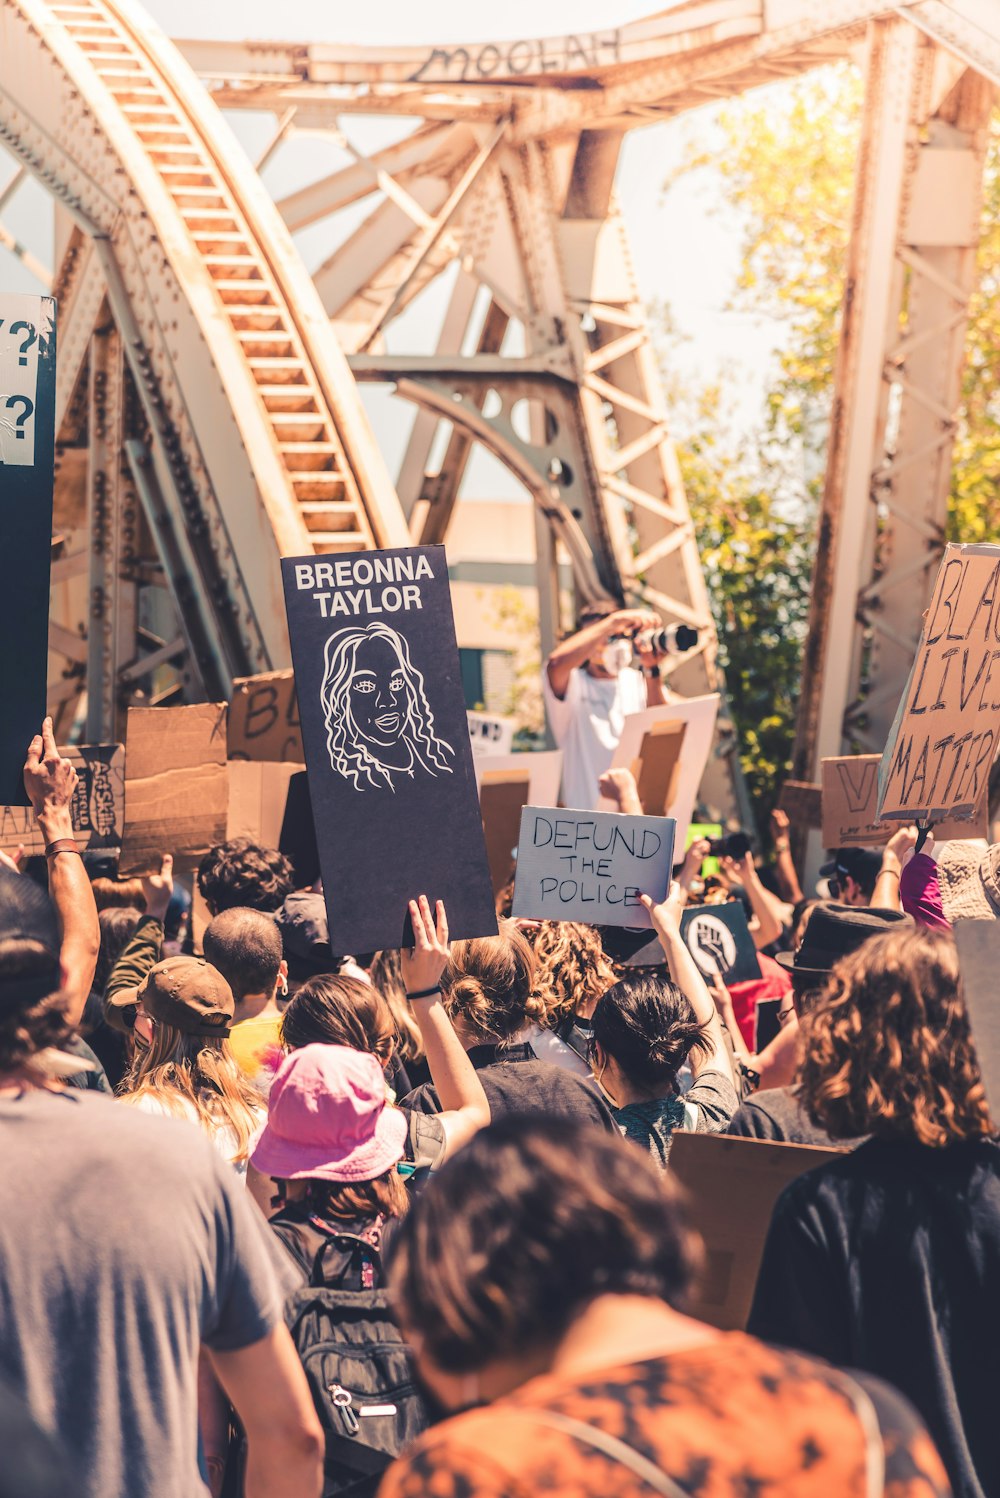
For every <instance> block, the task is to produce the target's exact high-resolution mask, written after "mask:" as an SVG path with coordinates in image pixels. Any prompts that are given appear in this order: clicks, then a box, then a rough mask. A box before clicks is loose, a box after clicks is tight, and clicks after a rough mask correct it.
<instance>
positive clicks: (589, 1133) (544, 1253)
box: [387, 1114, 701, 1373]
mask: <svg viewBox="0 0 1000 1498" xmlns="http://www.w3.org/2000/svg"><path fill="white" fill-rule="evenodd" d="M700 1251H701V1245H700V1241H699V1239H698V1238H697V1237H696V1236H695V1234H694V1233H693V1232H692V1231H691V1230H690V1229H689V1227H688V1225H687V1221H686V1218H685V1214H684V1211H683V1209H682V1206H681V1202H680V1194H679V1191H678V1188H677V1187H676V1186H675V1185H674V1184H673V1183H672V1181H671V1179H670V1176H669V1175H668V1174H664V1173H663V1172H662V1171H660V1170H658V1169H657V1168H656V1167H655V1166H654V1165H653V1164H652V1162H651V1161H650V1160H649V1159H648V1158H647V1157H646V1156H645V1155H643V1154H642V1153H641V1152H640V1151H639V1150H637V1149H635V1148H634V1147H633V1146H632V1145H629V1144H627V1143H626V1142H625V1141H624V1140H622V1139H620V1138H617V1137H612V1136H609V1135H606V1134H603V1133H601V1132H600V1130H598V1129H595V1128H594V1127H593V1125H592V1124H589V1123H581V1122H579V1121H577V1120H571V1119H566V1118H547V1117H544V1116H541V1117H540V1116H539V1115H538V1114H512V1115H509V1116H507V1117H506V1118H504V1119H502V1120H501V1121H500V1122H499V1123H496V1124H493V1125H492V1126H491V1127H490V1128H488V1129H484V1130H482V1132H481V1133H479V1134H477V1135H476V1136H475V1138H474V1139H473V1140H472V1141H471V1143H469V1144H467V1145H466V1146H465V1148H464V1149H462V1150H460V1151H459V1152H458V1154H457V1155H455V1156H454V1157H453V1158H452V1159H451V1160H448V1161H447V1162H446V1163H445V1164H444V1165H443V1166H442V1167H441V1169H440V1170H437V1171H435V1172H434V1182H433V1185H432V1186H431V1187H430V1188H429V1189H428V1190H427V1191H425V1192H422V1193H421V1194H420V1195H418V1196H417V1197H416V1199H415V1200H414V1201H413V1202H412V1203H411V1206H410V1211H409V1212H408V1213H407V1215H406V1217H405V1218H404V1219H403V1220H402V1222H401V1223H400V1225H399V1228H398V1230H397V1232H396V1234H395V1236H394V1237H393V1238H392V1240H391V1243H390V1245H389V1247H388V1255H387V1258H388V1278H389V1287H390V1293H391V1295H392V1298H393V1301H394V1303H395V1305H396V1307H397V1309H398V1313H399V1315H400V1317H401V1319H402V1321H403V1324H404V1328H405V1331H406V1333H407V1336H408V1337H409V1338H411V1339H414V1338H419V1339H420V1341H421V1342H422V1344H423V1347H424V1350H425V1352H426V1353H427V1355H428V1356H429V1357H430V1358H431V1359H432V1360H433V1362H434V1363H435V1364H436V1365H437V1366H438V1367H439V1368H441V1369H442V1370H444V1371H447V1372H449V1373H468V1372H471V1371H473V1370H474V1369H478V1368H482V1367H484V1366H485V1365H486V1364H487V1363H490V1362H492V1361H493V1360H494V1359H498V1358H513V1357H520V1356H523V1354H524V1352H525V1350H531V1349H533V1348H546V1347H553V1346H555V1345H556V1344H558V1342H559V1341H560V1340H561V1338H562V1337H563V1336H564V1335H565V1333H566V1331H567V1330H568V1328H569V1327H570V1325H571V1324H572V1322H573V1320H574V1318H575V1317H576V1316H577V1315H579V1313H580V1312H581V1311H582V1310H584V1308H585V1307H586V1306H587V1305H588V1304H589V1303H590V1302H591V1301H592V1300H594V1299H596V1297H597V1296H599V1295H643V1296H647V1297H649V1298H650V1299H656V1300H662V1301H665V1302H666V1303H667V1304H668V1305H671V1306H675V1307H677V1308H678V1309H683V1307H684V1303H685V1301H686V1298H687V1294H688V1291H689V1288H690V1285H691V1282H692V1280H693V1278H694V1274H695V1272H696V1270H697V1268H698V1264H699V1259H700Z"/></svg>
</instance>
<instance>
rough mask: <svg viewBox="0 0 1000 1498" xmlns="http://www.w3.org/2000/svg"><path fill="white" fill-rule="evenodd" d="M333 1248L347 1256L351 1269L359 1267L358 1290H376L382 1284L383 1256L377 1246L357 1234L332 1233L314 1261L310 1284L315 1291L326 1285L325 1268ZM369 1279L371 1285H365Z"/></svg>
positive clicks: (321, 1246)
mask: <svg viewBox="0 0 1000 1498" xmlns="http://www.w3.org/2000/svg"><path fill="white" fill-rule="evenodd" d="M331 1248H336V1249H337V1251H338V1252H339V1253H341V1254H344V1255H346V1257H347V1260H348V1265H349V1267H350V1268H351V1269H354V1268H355V1267H357V1271H358V1278H359V1280H360V1284H359V1285H358V1287H357V1288H358V1289H361V1290H374V1289H376V1288H377V1287H378V1285H380V1284H381V1282H382V1255H381V1254H380V1253H379V1251H378V1249H377V1248H376V1247H375V1245H374V1244H373V1243H369V1242H368V1240H367V1238H359V1237H358V1235H357V1234H356V1233H331V1234H330V1236H329V1237H328V1238H327V1240H326V1242H325V1243H323V1244H321V1245H320V1248H319V1251H318V1252H317V1254H316V1257H315V1258H314V1259H313V1265H312V1270H311V1272H310V1275H309V1284H310V1286H311V1287H312V1288H313V1289H320V1288H322V1286H323V1285H325V1284H326V1274H325V1267H324V1266H325V1261H326V1256H327V1254H328V1253H329V1252H330V1249H331ZM368 1278H371V1281H372V1283H371V1284H366V1283H365V1280H366V1279H368Z"/></svg>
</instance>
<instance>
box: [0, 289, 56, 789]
mask: <svg viewBox="0 0 1000 1498" xmlns="http://www.w3.org/2000/svg"><path fill="white" fill-rule="evenodd" d="M55 404H56V304H55V302H54V301H53V299H52V297H50V296H14V295H12V294H11V295H8V294H6V293H4V292H0V536H2V537H3V558H4V563H5V573H4V585H3V587H2V588H0V702H3V705H4V710H3V713H2V714H0V808H2V807H10V806H13V807H20V806H25V805H26V804H27V797H26V795H25V791H24V779H23V774H22V771H23V766H24V756H25V752H26V750H27V747H28V744H29V743H30V742H31V739H32V737H33V735H34V734H36V733H37V732H38V730H39V728H40V726H41V722H42V718H43V717H44V716H45V706H46V677H47V667H48V637H49V586H50V581H51V560H52V473H53V459H54V454H55Z"/></svg>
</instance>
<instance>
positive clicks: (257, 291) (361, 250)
mask: <svg viewBox="0 0 1000 1498" xmlns="http://www.w3.org/2000/svg"><path fill="white" fill-rule="evenodd" d="M611 9H612V11H613V7H612V8H611ZM844 57H852V58H854V59H856V60H858V61H859V62H860V63H861V65H862V66H863V68H864V72H865V77H866V80H867V83H866V96H865V103H864V114H863V123H862V132H861V141H860V149H859V154H858V161H857V176H856V192H855V201H854V212H853V225H852V234H851V242H850V249H849V261H848V268H847V290H846V300H845V305H844V309H843V327H842V333H841V339H840V347H839V354H838V362H837V370H836V389H835V394H834V405H833V419H832V433H831V442H830V451H829V463H828V470H827V475H826V483H825V491H824V495H823V504H822V513H821V521H820V529H819V536H818V545H817V555H816V570H815V577H814V587H813V597H812V605H811V616H810V625H809V637H808V642H807V648H806V657H805V669H804V675H803V686H802V696H801V703H800V720H799V731H798V739H797V746H796V756H795V758H796V764H795V773H796V774H797V775H798V777H799V778H803V779H814V778H816V771H817V769H818V762H819V758H820V757H821V756H822V755H824V754H835V753H840V752H842V750H843V748H844V747H845V746H848V745H851V744H854V745H857V746H858V748H859V749H865V748H871V749H880V748H881V747H882V744H883V742H884V740H885V736H886V731H887V729H888V727H889V724H890V722H891V719H892V715H893V711H894V708H895V705H896V701H897V699H898V696H899V693H900V690H901V687H902V684H903V682H904V680H905V676H906V673H907V671H908V669H909V665H910V662H911V659H912V655H913V650H914V646H915V643H916V638H917V635H918V633H919V627H920V616H921V613H922V610H923V608H924V607H925V604H926V601H927V597H928V594H929V587H930V581H931V579H932V577H933V572H934V569H935V565H936V561H937V558H938V556H939V553H940V550H941V546H942V541H943V535H944V526H945V518H946V504H947V496H948V489H949V475H950V464H951V450H952V441H953V436H954V431H955V413H956V409H957V407H958V402H959V381H960V372H961V366H962V360H963V350H964V341H965V331H966V320H967V313H968V303H969V296H970V292H971V290H972V288H973V280H974V259H975V250H976V240H977V232H978V223H979V215H980V208H981V198H982V166H983V158H984V152H985V145H986V137H987V130H988V122H989V116H990V112H991V109H992V106H993V102H994V94H995V88H996V85H997V83H998V82H1000V4H998V3H997V0H909V3H906V0H901V3H898V4H894V5H879V4H873V3H871V0H824V3H823V4H818V3H816V0H682V3H679V4H675V5H673V6H672V7H670V8H668V9H666V10H664V11H661V12H660V13H658V14H656V15H653V16H650V17H649V18H647V19H645V20H642V21H638V22H635V23H632V24H629V25H624V26H620V27H615V26H613V25H609V26H608V27H607V28H605V29H604V30H601V31H596V32H587V33H570V34H565V35H560V36H558V37H549V38H542V39H538V38H524V39H522V40H514V41H496V42H489V41H487V42H478V43H475V44H467V45H432V44H428V45H427V46H426V47H421V48H401V49H394V48H385V47H383V48H363V49H360V48H356V47H341V46H335V45H328V44H325V43H320V44H316V45H305V46H304V45H292V44H283V43H281V42H240V43H230V42H219V43H213V42H183V41H180V42H174V41H171V40H169V39H168V38H167V37H166V36H165V35H164V34H163V33H162V32H161V31H160V29H159V28H158V27H157V26H156V25H155V24H154V23H153V22H152V21H151V19H150V18H149V17H148V16H147V15H146V14H145V12H144V11H143V10H142V9H141V8H140V6H139V5H138V4H136V3H134V0H65V3H57V0H48V3H47V0H0V144H2V145H3V146H4V147H5V148H6V149H7V150H8V151H9V152H10V153H11V154H12V156H13V157H14V158H15V161H16V163H17V170H16V172H15V175H14V176H13V178H12V179H11V180H10V181H8V183H7V185H6V186H5V187H4V188H3V189H2V190H0V214H2V212H3V208H4V205H5V204H6V203H7V201H8V200H9V199H10V197H11V196H12V194H13V193H15V192H16V191H17V189H18V187H19V186H20V184H21V182H22V181H23V180H25V178H27V177H28V176H29V175H30V176H32V177H34V178H36V179H37V180H38V181H39V182H41V183H42V184H43V185H44V187H45V188H46V189H47V190H48V191H49V193H50V194H51V195H52V197H53V199H54V200H55V205H56V240H55V257H54V265H53V268H52V270H51V273H50V272H49V270H48V268H47V267H45V266H39V265H38V264H37V263H36V262H35V261H34V260H33V258H32V256H31V253H30V251H29V250H27V249H25V248H24V247H22V246H20V245H18V244H17V242H16V240H15V239H14V237H13V236H12V235H11V234H10V232H9V231H8V230H7V229H6V228H4V227H3V224H2V221H0V244H2V245H4V246H5V247H7V248H8V249H13V250H14V252H15V253H17V254H20V255H21V257H22V258H23V259H24V260H25V261H26V263H27V264H28V265H29V267H30V268H32V269H34V270H35V271H36V273H37V274H38V275H39V276H40V278H41V279H42V280H43V281H44V282H45V283H46V284H51V287H52V290H53V291H54V293H55V295H57V296H58V298H59V302H60V326H59V344H60V360H59V373H58V395H57V444H58V446H57V479H56V536H55V537H54V566H53V583H54V586H53V614H52V626H51V636H50V681H49V701H50V707H51V710H52V711H53V712H54V713H55V715H56V718H57V724H58V726H59V728H60V729H61V730H62V731H64V732H65V731H66V730H67V729H68V727H69V725H70V724H72V723H73V722H75V721H78V720H79V719H80V716H81V714H82V712H83V702H84V700H85V702H86V709H85V732H86V736H87V737H88V738H89V739H91V740H107V739H110V738H113V737H115V736H118V735H120V733H121V730H122V714H123V712H124V709H125V707H126V706H127V705H128V704H129V703H130V702H133V701H138V700H142V701H145V702H169V701H173V700H182V698H184V697H189V698H197V697H201V696H209V697H225V696H226V695H228V692H229V688H230V684H231V682H232V679H233V678H234V677H236V676H241V675H248V674H253V673H256V672H259V671H264V670H268V669H273V668H279V667H284V666H287V665H288V664H289V650H288V641H287V637H286V630H285V623H284V611H283V606H282V601H281V596H280V587H279V568H278V565H277V562H278V558H279V556H280V555H282V554H291V553H304V552H308V551H310V550H313V551H315V552H317V553H329V552H338V551H342V550H343V551H347V550H355V549H357V548H360V547H371V546H398V545H405V544H409V543H412V542H437V541H446V540H447V537H448V529H449V525H450V523H451V520H452V517H453V515H454V513H455V508H456V504H457V503H458V496H459V489H460V485H461V482H462V478H463V474H464V472H465V469H466V465H467V464H468V461H469V457H470V454H471V452H472V450H473V447H474V444H476V443H480V444H482V446H483V447H484V448H486V449H487V450H488V451H489V452H491V453H492V454H494V455H495V456H496V457H497V458H498V459H499V460H500V461H501V462H502V463H503V464H504V465H506V467H507V468H508V469H509V470H510V471H511V473H513V474H514V475H515V476H516V478H517V479H518V480H519V481H520V483H521V484H522V485H523V486H524V487H525V489H527V491H528V492H529V493H530V495H531V496H532V498H533V500H534V504H535V514H536V534H537V541H538V582H539V597H540V605H541V633H542V643H543V647H545V646H548V645H549V644H550V643H551V642H552V640H553V639H554V637H555V636H556V634H557V632H558V630H559V628H560V627H561V623H562V621H560V619H559V617H558V613H559V590H558V586H557V555H558V554H559V553H557V546H558V547H559V549H560V551H563V552H564V554H567V555H568V557H569V559H570V561H571V563H572V569H573V576H574V580H575V586H576V590H577V593H578V595H579V596H580V597H582V598H586V599H591V598H594V597H597V596H601V595H611V596H614V597H627V598H629V599H643V600H645V601H647V602H649V603H650V604H651V605H653V606H655V607H656V608H658V609H660V610H661V611H662V612H663V614H664V615H665V617H666V618H668V619H669V620H676V621H683V622H685V623H689V624H692V625H695V626H697V627H698V629H699V630H700V631H701V639H700V643H699V645H698V647H697V649H696V650H694V651H692V652H690V653H689V654H688V655H687V656H685V657H683V658H682V659H681V660H679V661H678V662H676V663H674V664H673V667H672V670H673V681H672V684H673V685H674V686H675V687H676V688H677V689H678V690H680V691H681V692H683V693H685V694H688V695H693V694H695V693H698V692H702V691H705V690H709V689H714V688H715V687H716V686H717V685H718V683H719V673H718V669H717V665H716V651H717V641H716V636H715V633H714V629H713V626H712V620H711V614H710V609H709V601H708V596H707V592H706V588H705V582H704V579H703V576H702V570H701V565H700V561H699V556H698V549H697V545H696V542H695V537H694V533H693V529H692V525H691V519H690V515H689V512H688V506H687V502H686V499H685V494H684V486H683V482H682V479H681V474H680V470H679V467H678V462H677V456H676V452H675V449H674V446H673V443H672V441H671V435H670V418H669V410H668V408H667V403H666V401H665V397H664V391H663V388H662V385H661V381H660V376H659V372H658V368H657V361H656V357H655V354H654V351H653V347H652V343H651V339H650V333H649V329H648V326H647V322H646V316H645V313H644V310H643V307H642V304H641V301H640V298H639V293H638V290H637V286H636V281H635V276H634V273H633V269H632V265H631V262H630V257H629V247H628V241H627V236H626V231H625V226H624V224H623V222H622V217H621V214H620V211H619V206H618V202H617V199H616V195H615V171H616V166H617V163H618V158H619V154H620V150H621V146H622V142H623V139H624V136H625V134H626V132H628V131H631V130H638V129H641V128H642V127H644V126H645V125H648V124H650V123H651V122H655V121H662V120H665V119H672V118H674V117H676V116H677V115H679V114H681V113H683V112H685V111H687V110H691V109H695V108H697V107H698V106H700V105H702V104H704V103H706V102H708V101H711V100H715V99H718V98H720V97H725V96H729V95H733V94H736V93H738V92H741V91H743V90H745V89H747V88H752V87H754V86H756V85H758V84H763V83H767V82H771V81H773V80H775V79H780V78H785V77H791V76H794V75H796V74H799V73H801V72H803V71H805V70H808V69H810V68H814V67H816V66H818V65H820V64H822V63H826V62H829V61H831V60H833V59H837V58H844ZM232 110H253V111H257V112H261V111H263V112H266V113H267V114H268V115H270V116H271V118H272V122H273V133H272V135H271V138H270V141H269V143H268V144H267V146H266V148H265V149H264V151H263V152H262V154H261V155H260V157H259V158H258V160H257V161H256V162H251V161H250V159H249V158H248V156H247V154H246V153H245V151H244V149H243V147H242V146H241V145H240V144H239V142H238V141H237V139H236V137H235V136H234V134H233V132H232V130H231V128H230V126H229V124H228V123H227V120H226V113H227V112H229V111H232ZM358 114H360V115H368V116H381V117H384V118H385V119H387V120H392V121H395V122H396V123H397V124H398V138H397V139H396V140H395V141H394V142H393V143H391V144H388V145H385V146H383V147H382V148H381V149H379V150H377V151H375V152H373V153H371V154H368V153H365V152H363V151H361V150H360V149H358V148H357V146H356V145H354V144H353V143H352V140H351V135H350V130H351V117H352V116H354V115H358ZM303 131H306V132H310V133H313V134H316V133H319V134H321V135H325V136H327V137H328V138H329V140H330V142H331V157H332V156H334V155H335V154H336V157H337V160H338V161H340V162H342V161H343V160H344V153H345V152H346V153H347V161H348V164H347V165H339V166H338V168H337V169H336V170H331V171H330V172H329V173H328V174H326V175H324V176H321V177H320V179H319V180H317V181H314V182H313V183H311V185H309V186H307V187H305V188H303V189H302V190H300V191H296V192H292V193H291V194H289V195H288V196H287V197H284V198H283V199H281V200H279V201H277V202H276V201H274V200H273V198H272V197H271V195H270V194H269V192H268V191H267V189H266V188H265V187H264V185H263V183H262V180H261V176H260V172H261V171H262V170H263V167H264V166H265V165H266V163H267V162H268V161H269V160H271V159H272V157H273V155H274V153H275V152H276V151H277V150H279V149H280V148H281V146H282V144H283V143H284V142H285V141H286V140H287V139H288V138H289V137H290V136H292V135H293V134H294V133H296V132H303ZM332 147H336V148H338V149H337V151H336V153H335V152H334V151H333V149H332ZM653 171H655V168H652V167H651V182H650V186H651V188H652V187H653V186H654V180H655V179H653V177H652V173H653ZM344 210H349V211H350V212H351V214H352V215H353V218H352V219H351V224H352V227H351V228H350V230H349V232H348V233H347V236H346V238H344V239H343V241H342V243H341V244H340V246H339V247H338V249H337V250H336V252H335V253H333V254H332V255H330V257H329V258H328V259H327V260H326V261H325V263H323V264H322V265H321V266H320V267H319V269H318V270H317V271H316V272H315V274H314V275H312V276H310V274H309V273H308V272H307V270H306V269H305V266H304V263H303V261H302V259H301V257H300V255H299V252H298V250H297V248H296V245H295V242H294V239H293V236H294V235H295V234H296V233H298V232H299V231H301V230H304V229H306V228H307V227H308V226H310V225H313V224H319V223H321V222H322V221H324V220H327V219H331V220H332V219H333V218H334V216H335V215H337V214H339V213H341V212H342V211H344ZM455 262H457V267H458V268H457V274H456V273H455V271H452V272H451V274H452V276H453V277H454V280H453V284H452V285H451V289H450V292H449V301H448V306H447V312H446V315H445V317H444V320H443V325H442V327H441V330H440V335H439V337H438V341H437V346H436V347H434V348H429V349H427V351H426V352H425V353H422V354H421V355H419V356H414V357H398V356H395V355H392V356H390V355H388V354H387V353H386V352H385V335H386V332H387V330H388V329H389V327H390V326H391V324H392V323H393V321H394V320H395V319H396V318H398V317H400V316H401V315H402V314H403V313H404V312H405V311H406V309H407V308H408V307H409V306H410V304H411V303H412V302H413V301H414V299H415V298H416V297H418V296H419V295H420V293H421V292H422V291H424V289H425V288H427V287H428V286H429V285H430V283H431V282H432V281H434V280H435V279H436V278H437V277H439V276H441V275H443V274H444V273H445V272H446V271H448V269H449V267H452V266H453V265H454V263H455ZM360 381H376V382H384V383H386V384H387V385H390V386H391V387H392V388H393V389H394V391H395V393H396V394H397V395H398V396H399V397H401V398H402V399H404V400H406V401H410V402H412V403H413V404H414V405H415V406H416V408H417V414H416V419H415V422H414V425H413V428H412V434H411V436H410V439H409V445H408V448H407V451H406V454H405V458H404V461H403V463H402V467H401V470H400V473H399V476H398V480H397V482H396V484H395V485H394V484H393V481H392V479H391V478H390V475H389V473H388V471H387V469H386V466H385V464H384V461H383V459H382V457H381V454H380V452H379V449H378V447H377V445H376V443H375V441H374V438H373V435H372V431H371V428H370V425H369V422H368V419H367V417H366V414H365V411H364V408H363V406H362V402H361V399H360V396H359V392H358V383H359V382H360ZM519 413H520V414H519ZM525 413H527V422H525V420H524V419H523V418H524V414H525ZM445 423H446V424H447V425H443V424H445ZM435 455H436V457H435V461H434V462H433V463H432V461H431V460H432V456H435ZM154 600H155V603H156V606H155V607H154V606H153V602H154ZM165 600H169V601H170V607H169V608H167V607H166V606H165V602H164V601H165ZM164 617H168V618H169V619H170V620H171V623H170V626H169V627H168V628H164V627H163V624H162V620H163V619H164ZM154 619H155V620H157V621H160V622H159V624H158V626H157V628H155V629H154V628H153V627H152V626H151V623H150V621H151V620H154ZM738 781H739V777H738V775H734V774H733V772H732V755H731V754H730V755H729V756H727V755H726V754H725V753H723V754H721V755H720V757H719V759H718V761H717V763H716V765H715V767H714V770H713V772H712V777H711V781H710V783H708V784H706V791H707V792H708V795H709V799H710V800H712V801H714V802H715V803H716V805H717V806H718V807H719V809H720V810H722V811H723V812H727V813H734V812H735V813H736V814H739V812H740V794H741V793H740V788H739V783H738Z"/></svg>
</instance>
